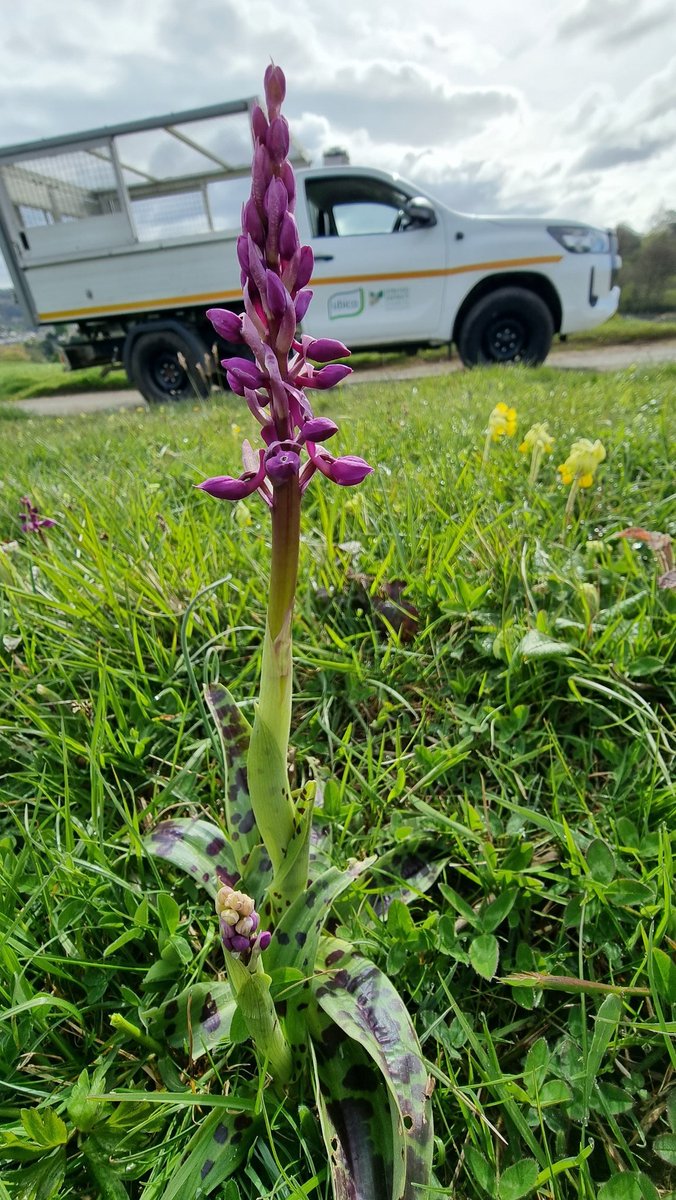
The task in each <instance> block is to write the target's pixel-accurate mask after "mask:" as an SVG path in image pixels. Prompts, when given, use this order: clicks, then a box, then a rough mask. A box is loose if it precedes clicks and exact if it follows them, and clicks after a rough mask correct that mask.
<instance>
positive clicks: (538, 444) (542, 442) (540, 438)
mask: <svg viewBox="0 0 676 1200" xmlns="http://www.w3.org/2000/svg"><path fill="white" fill-rule="evenodd" d="M553 446H554V438H553V437H552V435H551V433H550V432H549V430H548V428H547V426H546V425H543V424H537V425H531V427H530V429H529V430H528V433H527V434H526V436H525V438H524V439H523V441H522V443H521V445H520V446H519V450H520V451H521V453H522V454H527V453H528V451H529V450H530V452H531V457H530V471H529V473H528V482H529V483H535V481H536V479H537V477H538V473H539V471H540V464H541V462H542V459H543V457H544V455H545V454H551V452H552V448H553Z"/></svg>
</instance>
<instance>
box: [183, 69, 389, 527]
mask: <svg viewBox="0 0 676 1200" xmlns="http://www.w3.org/2000/svg"><path fill="white" fill-rule="evenodd" d="M264 85H265V102H266V108H267V115H266V113H265V112H264V111H263V110H262V109H261V108H259V107H258V105H256V106H255V108H254V110H253V113H252V122H251V123H252V132H253V137H254V154H253V165H252V178H251V195H250V197H249V199H248V200H247V202H246V203H245V205H244V207H243V209H242V233H241V235H240V237H239V238H238V239H237V257H238V259H239V265H240V268H241V272H242V294H243V300H244V313H243V314H241V315H237V314H235V313H231V312H229V311H228V310H227V309H222V308H210V309H209V310H208V312H207V316H208V317H209V319H210V321H211V323H212V325H213V327H214V329H215V330H216V333H217V334H218V336H219V337H220V338H222V339H223V341H225V342H229V343H231V344H233V343H234V344H237V343H243V344H244V346H245V347H246V349H247V350H248V352H249V353H250V355H251V357H244V355H243V354H242V355H238V356H235V357H231V358H226V359H224V360H223V367H224V369H225V372H226V376H227V380H228V384H229V386H230V388H231V389H232V391H233V392H235V393H236V394H237V395H239V396H243V397H245V399H246V402H247V405H248V406H249V409H250V410H251V412H252V413H253V415H254V416H255V418H256V420H257V421H258V422H259V424H260V425H261V427H262V429H261V434H262V438H263V441H264V442H265V444H266V447H267V448H266V450H265V451H261V458H260V461H258V460H257V461H256V464H255V466H254V467H252V466H251V465H250V464H248V463H247V462H246V461H245V467H246V468H247V469H246V470H245V473H244V474H243V475H242V476H240V478H239V479H233V478H232V477H231V476H230V475H219V476H216V477H215V478H213V479H207V480H205V481H204V483H202V484H199V485H198V486H199V487H200V488H201V489H202V490H203V491H205V492H209V494H210V495H212V496H216V497H217V498H218V499H219V500H240V499H242V498H243V497H244V496H248V495H251V493H252V492H255V491H259V492H260V494H261V496H262V497H263V499H264V500H265V502H266V503H267V504H268V505H269V506H270V507H271V508H272V510H273V513H274V511H275V509H276V506H277V496H278V493H281V491H282V490H283V491H284V494H285V497H287V499H285V500H284V503H285V504H286V503H288V495H289V489H291V490H292V491H294V492H295V497H296V503H298V502H299V499H300V496H301V495H302V493H303V492H304V491H305V488H306V487H307V485H308V483H309V482H310V479H311V478H312V476H313V475H314V474H315V472H316V471H317V470H319V471H320V472H321V473H322V474H323V475H326V477H327V479H331V480H332V481H333V482H334V483H338V484H340V485H341V486H342V487H351V486H353V485H354V484H357V483H361V481H362V480H363V479H364V478H365V477H366V475H368V474H369V472H370V470H371V468H370V467H369V466H368V464H367V463H365V462H364V460H363V459H361V458H357V457H356V456H354V455H350V454H348V455H345V456H344V457H343V458H334V457H333V455H330V454H326V453H325V452H323V451H321V452H320V451H314V450H313V447H314V445H315V443H317V442H322V441H325V440H326V438H329V437H332V436H333V434H334V433H336V432H337V429H338V427H337V426H336V425H335V424H334V422H333V421H330V420H329V419H328V418H327V417H315V416H314V414H313V412H312V408H311V406H310V403H309V401H308V399H307V396H306V394H305V390H306V389H308V390H310V389H311V390H320V391H325V390H327V389H328V388H332V387H335V386H336V384H338V383H340V382H341V381H342V380H343V379H345V378H346V377H347V376H348V375H349V374H351V368H350V367H348V366H345V365H344V364H343V363H338V362H335V361H334V360H335V359H339V358H346V357H347V356H348V355H349V353H350V352H349V350H348V349H347V346H344V345H343V343H342V342H339V341H337V340H336V339H334V338H313V337H310V336H309V335H308V334H305V333H300V331H299V330H298V325H299V323H300V322H301V321H302V320H303V318H304V317H305V314H306V312H307V309H308V305H309V303H310V300H311V298H312V292H311V291H310V290H309V289H308V287H307V285H308V283H309V282H310V279H311V277H312V271H313V268H314V257H313V254H312V247H311V246H302V245H301V243H300V237H299V235H298V227H297V225H296V220H295V217H294V215H293V212H294V207H295V196H296V184H295V180H294V175H293V170H292V168H291V164H290V163H289V161H288V157H287V156H288V153H289V145H290V138H289V127H288V124H287V122H286V118H285V117H283V116H282V115H281V112H280V109H281V105H282V103H283V101H284V97H285V94H286V81H285V79H284V72H283V71H282V70H281V68H280V67H277V66H275V65H274V64H272V65H271V66H270V67H268V69H267V71H266V72H265V81H264ZM245 352H246V351H245ZM315 364H320V365H319V366H316V365H315ZM306 455H307V458H306V457H305V456H306ZM280 502H281V501H280Z"/></svg>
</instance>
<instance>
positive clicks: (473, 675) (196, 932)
mask: <svg viewBox="0 0 676 1200" xmlns="http://www.w3.org/2000/svg"><path fill="white" fill-rule="evenodd" d="M675 387H676V368H674V367H665V368H660V369H658V368H654V369H650V370H632V371H626V372H623V373H620V374H617V375H598V376H597V375H594V374H589V373H587V374H584V375H583V374H578V373H572V372H566V373H565V375H564V374H563V373H560V372H557V371H555V370H553V369H549V368H544V369H540V370H538V371H534V372H524V373H521V372H518V371H513V372H504V371H503V372H500V371H497V372H485V371H483V372H482V371H476V372H473V373H471V374H458V375H454V376H449V377H448V378H434V379H425V380H419V381H412V382H410V383H401V384H397V385H388V386H384V385H366V384H364V385H360V386H356V387H351V388H349V389H341V390H339V392H337V393H333V394H330V395H327V396H326V397H323V398H322V400H321V402H320V407H321V409H322V411H325V412H327V413H329V412H330V413H331V415H332V416H334V417H335V418H336V419H337V420H338V421H340V422H341V427H342V430H343V435H342V441H343V446H342V449H343V452H345V451H349V452H354V453H360V454H364V455H365V456H366V457H367V458H368V459H369V460H370V461H371V462H372V463H373V464H374V465H375V466H376V471H375V473H374V475H373V476H371V477H370V478H369V479H368V480H367V481H366V482H365V484H364V485H363V486H362V487H361V488H359V489H355V490H354V491H347V490H343V489H337V488H332V487H330V486H329V485H326V484H325V481H323V480H319V481H317V480H315V481H313V483H312V485H311V488H310V490H309V492H308V494H307V503H306V505H305V514H304V544H303V549H302V562H301V583H300V590H299V598H298V610H297V620H296V703H295V730H296V732H295V736H294V741H295V747H296V763H295V770H296V773H297V775H298V777H299V778H303V777H305V776H306V775H307V774H308V772H309V771H310V770H311V765H312V763H313V762H319V763H320V764H321V772H322V774H323V775H324V777H325V813H326V815H327V818H328V820H329V822H330V824H331V825H332V828H333V835H334V845H335V847H336V849H337V854H338V857H339V860H340V861H345V860H347V858H349V857H350V856H357V857H362V856H364V855H366V854H370V853H377V854H379V855H380V856H381V864H382V865H380V866H378V865H376V866H375V867H374V868H373V869H372V870H371V871H369V872H367V873H366V874H365V875H363V876H361V879H360V881H359V883H358V884H357V885H355V889H354V890H353V892H352V893H351V895H350V899H348V900H346V901H344V902H342V906H341V908H340V926H341V929H342V932H343V934H344V935H345V936H346V937H348V938H350V939H352V940H353V941H354V942H356V943H357V944H359V945H360V946H362V947H364V948H365V949H366V950H367V951H368V953H369V954H370V955H371V956H372V957H373V958H374V959H375V961H377V962H378V964H379V965H380V966H382V967H383V968H386V969H388V970H389V971H390V973H391V974H392V975H393V976H394V977H395V978H396V983H397V986H398V988H399V990H400V992H401V993H402V994H403V996H404V998H405V999H406V1001H407V1003H408V1005H409V1008H410V1011H411V1012H412V1014H413V1016H414V1020H415V1024H416V1027H417V1029H418V1032H419V1034H420V1037H421V1040H422V1043H423V1048H424V1052H425V1054H426V1055H427V1057H428V1060H429V1069H430V1073H431V1075H432V1077H433V1079H434V1081H435V1083H436V1088H435V1091H434V1102H435V1122H436V1135H437V1148H436V1158H435V1171H436V1176H437V1180H438V1185H439V1186H438V1190H433V1191H432V1193H430V1197H431V1200H434V1197H439V1198H440V1197H441V1196H448V1195H449V1194H451V1195H454V1196H457V1197H459V1198H466V1197H467V1198H472V1200H474V1198H476V1200H486V1197H494V1196H496V1197H498V1198H499V1200H519V1197H521V1196H527V1195H530V1196H533V1197H535V1196H538V1197H551V1198H554V1200H564V1198H568V1197H571V1198H572V1197H575V1198H578V1197H579V1198H581V1200H582V1198H583V1200H593V1198H594V1197H597V1196H598V1197H599V1200H657V1197H658V1196H659V1197H662V1198H664V1197H666V1196H667V1195H670V1194H672V1195H673V1189H674V1187H675V1186H676V1182H675V1179H674V1172H673V1167H674V1164H675V1163H676V1091H675V1090H674V1080H675V1079H676V1043H675V1041H674V1034H675V1033H676V965H675V964H674V949H675V947H676V916H675V914H674V911H673V907H672V906H673V897H674V869H673V854H674V848H675V847H674V829H675V822H674V815H675V813H676V797H675V795H674V788H673V784H672V783H671V782H670V779H671V776H670V770H671V767H672V766H673V746H674V727H673V725H674V721H673V718H674V712H676V679H675V677H674V671H673V663H674V657H675V656H674V649H675V645H674V643H675V642H676V623H675V622H674V608H675V604H674V595H673V593H672V592H669V591H667V590H664V589H661V588H659V587H658V586H657V577H658V574H659V570H660V569H659V567H658V565H657V564H656V562H655V560H654V559H653V557H652V556H651V554H650V552H649V550H648V549H647V548H646V547H645V545H638V544H632V543H631V542H630V541H627V540H626V539H618V537H617V534H618V533H619V532H620V531H621V530H623V529H624V528H626V527H627V526H632V525H635V526H644V527H647V528H648V529H650V530H660V531H662V532H671V533H672V534H673V533H674V532H675V525H676V522H675V519H674V518H675V508H674V495H673V462H674V449H675V444H674V438H675V434H676V430H675V429H674V417H675V406H674V403H673V395H674V388H675ZM498 400H502V401H505V402H506V403H508V404H514V405H515V407H516V408H517V410H518V416H519V431H520V433H523V432H525V430H526V429H527V428H528V427H529V425H530V424H531V422H533V421H543V420H546V421H548V422H549V426H550V429H551V432H552V433H553V434H554V435H555V437H556V439H557V442H556V446H555V450H554V455H553V456H552V457H551V458H550V459H548V460H547V461H546V462H545V463H544V465H543V467H542V470H541V474H540V478H539V479H538V481H537V482H536V483H535V484H534V485H529V484H528V482H527V475H528V462H527V460H526V458H525V456H524V455H522V454H519V452H518V449H517V445H518V441H519V437H518V436H517V438H516V439H513V440H511V441H503V442H501V443H499V444H496V445H495V446H493V447H492V449H491V454H490V457H489V460H488V463H487V465H486V467H485V468H484V469H483V470H482V467H481V454H482V450H483V444H484V431H485V427H486V420H487V417H488V414H489V412H490V410H491V408H492V407H493V405H494V404H495V403H496V402H497V401H498ZM5 416H6V419H5V420H4V421H3V423H2V434H3V439H4V440H3V450H2V451H1V452H0V453H1V454H2V456H3V459H4V461H3V470H2V485H1V487H0V542H2V541H4V542H5V543H6V547H5V550H4V551H3V550H0V774H1V775H2V776H3V778H2V800H1V802H0V803H1V811H0V819H1V825H0V852H1V856H2V857H1V858H0V862H1V863H2V887H1V888H0V904H1V905H2V914H3V916H2V927H1V928H2V933H1V934H0V964H1V965H0V1163H1V1164H2V1166H1V1167H0V1180H1V1182H0V1197H7V1196H9V1197H12V1198H15V1200H18V1198H23V1200H38V1198H40V1200H49V1197H52V1196H54V1197H63V1198H64V1200H65V1198H73V1200H74V1198H78V1200H80V1198H82V1197H85V1196H89V1197H92V1198H95V1197H99V1196H100V1197H102V1198H104V1200H108V1197H113V1200H124V1198H125V1197H129V1198H130V1200H132V1198H133V1200H162V1198H163V1196H164V1195H165V1194H169V1193H168V1192H167V1189H168V1188H169V1186H170V1179H171V1177H172V1174H173V1173H175V1171H176V1169H177V1166H178V1164H179V1163H180V1161H181V1157H182V1155H183V1154H184V1153H185V1149H186V1146H187V1143H188V1140H189V1139H190V1137H191V1136H192V1135H193V1133H194V1131H195V1128H196V1126H197V1125H198V1123H199V1122H200V1120H201V1119H202V1118H203V1117H204V1116H205V1115H206V1114H207V1113H208V1112H209V1111H210V1109H209V1107H208V1106H209V1104H210V1103H217V1100H218V1097H219V1096H220V1095H222V1093H223V1092H224V1090H227V1089H229V1088H230V1086H231V1083H232V1080H233V1078H235V1077H236V1076H237V1075H238V1073H239V1074H242V1073H244V1074H245V1075H246V1074H247V1073H249V1074H250V1073H251V1072H252V1070H253V1069H254V1068H253V1066H252V1060H251V1058H250V1056H249V1052H248V1050H247V1047H246V1046H243V1045H234V1046H225V1047H223V1046H222V1047H219V1048H217V1049H215V1050H214V1051H213V1053H212V1054H211V1055H209V1056H207V1057H202V1058H199V1059H193V1058H192V1057H191V1054H190V1052H189V1051H190V1047H189V1045H188V1044H187V1043H186V1044H182V1043H179V1044H176V1043H175V1042H174V1043H173V1044H172V1043H171V1042H170V1041H169V1040H167V1038H165V1037H164V1036H163V1034H162V1026H161V1024H160V1025H159V1026H158V1025H157V1022H156V1023H155V1024H153V1020H152V1016H151V1013H152V1010H153V1009H154V1008H156V1006H158V1005H160V1004H162V1003H164V1002H165V1001H167V1000H171V999H172V997H174V996H175V995H176V994H178V993H179V992H180V991H181V989H183V988H184V987H185V986H186V985H187V984H188V983H189V982H192V981H195V980H199V979H204V980H214V979H215V978H217V977H222V972H223V961H222V955H221V953H220V952H219V946H218V941H217V930H216V925H215V921H214V918H213V915H212V908H211V905H210V903H209V901H208V899H207V898H206V897H205V894H204V892H202V891H200V889H199V888H198V887H197V886H196V884H195V883H194V882H193V881H191V880H190V879H189V878H187V877H186V875H184V874H182V873H179V872H177V871H175V870H174V869H172V868H170V867H167V866H166V865H161V864H160V865H158V862H157V860H153V859H150V858H149V857H147V856H146V854H145V853H144V851H143V847H142V841H141V838H142V835H143V833H144V831H146V830H148V829H149V828H151V827H152V826H153V824H154V823H155V822H156V821H157V820H158V819H159V818H160V816H161V815H165V816H166V815H167V814H171V815H181V814H205V813H211V814H212V815H213V816H214V817H215V819H216V820H218V819H219V814H221V813H222V779H221V773H220V760H219V757H218V754H217V753H216V752H215V750H214V747H213V745H212V742H211V740H210V736H209V731H208V729H207V727H206V725H205V723H204V720H203V716H202V713H201V711H200V708H199V705H198V702H197V700H196V698H195V696H194V694H193V692H192V690H191V686H190V681H189V674H190V672H194V673H195V674H196V675H197V676H198V678H200V679H201V678H202V677H204V678H205V679H213V678H214V677H216V676H217V675H218V676H220V678H221V679H223V681H224V682H226V683H227V684H228V685H229V686H230V688H231V689H232V690H233V691H234V693H235V695H236V696H237V697H238V698H240V699H241V700H243V701H245V702H247V703H248V702H250V700H251V698H252V696H253V695H254V691H255V686H256V671H257V653H258V647H259V644H260V639H261V633H262V628H263V620H264V603H265V578H266V570H267V538H268V525H267V521H266V518H265V514H264V512H263V506H262V505H261V504H259V503H258V502H257V500H256V499H253V500H251V501H250V502H249V501H248V502H247V503H246V505H245V504H243V503H242V504H239V505H237V506H236V507H234V508H233V507H230V506H228V505H225V504H219V503H217V502H216V501H213V500H211V499H210V498H209V497H206V496H204V495H202V494H199V493H196V492H194V491H193V490H192V486H191V485H192V484H194V483H196V482H197V481H199V480H200V479H202V478H203V477H204V476H205V475H208V474H216V473H223V472H230V471H234V469H235V468H236V465H237V458H238V447H239V444H240V442H241V437H242V433H241V432H240V430H239V428H238V427H239V426H241V427H242V431H244V430H246V429H247V428H248V415H247V413H246V410H245V409H244V408H243V402H242V401H239V400H238V399H237V398H236V397H233V396H228V397H225V398H221V399H218V400H213V401H211V402H209V403H206V404H203V405H196V406H191V405H186V406H174V407H166V408H163V409H154V410H152V411H150V412H141V413H138V412H135V413H124V414H120V413H116V414H111V415H106V416H103V417H101V416H97V417H78V418H68V419H61V420H58V421H56V420H52V419H45V418H41V419H32V418H25V417H24V419H22V420H12V419H11V417H10V415H9V413H8V411H7V410H6V411H5ZM580 436H585V437H590V438H592V439H594V438H597V437H599V438H601V439H602V441H603V442H604V444H605V446H606V449H607V459H606V461H605V463H604V464H603V465H602V467H601V468H600V470H599V473H598V476H597V479H596V481H595V484H594V486H593V487H592V488H591V489H589V491H587V492H585V493H584V494H582V495H581V496H580V498H579V505H578V508H577V510H576V513H575V516H574V519H573V521H572V522H571V524H570V525H569V526H568V527H566V524H565V522H564V507H565V503H566V490H565V489H564V488H563V487H562V486H561V485H560V484H559V483H558V482H557V478H558V477H557V475H556V471H555V466H556V464H557V463H559V462H562V461H563V459H564V458H565V457H566V454H567V450H568V447H569V445H570V442H571V441H572V440H573V439H574V438H576V437H580ZM6 448H9V452H8V451H7V449H6ZM26 493H28V494H30V496H31V497H32V498H33V500H34V502H35V503H36V504H37V505H38V506H39V508H40V510H41V512H43V513H44V514H45V515H47V516H49V517H52V518H54V519H55V520H56V521H57V522H58V524H57V525H56V527H55V528H53V529H51V530H49V531H48V532H47V533H46V534H45V536H44V539H43V538H41V537H40V536H39V535H32V536H31V535H27V534H23V533H22V532H21V530H20V528H19V523H18V520H17V517H16V513H17V511H18V504H19V499H20V497H21V496H22V495H24V494H26ZM396 581H402V583H403V584H404V585H405V592H404V596H405V600H406V603H407V604H408V605H411V606H414V608H415V612H413V611H412V610H409V613H408V618H407V620H406V621H405V622H404V623H403V625H402V624H401V621H400V619H399V616H398V614H397V611H396V607H393V606H392V604H391V593H392V590H393V585H395V584H396ZM198 593H201V594H200V595H199V598H198V599H197V601H196V602H195V604H194V607H193V608H192V610H191V613H190V615H189V618H188V620H187V626H186V634H187V651H188V657H187V658H186V657H185V655H184V651H183V649H182V646H181V639H180V629H181V620H182V618H183V616H184V614H185V613H186V609H187V607H188V605H189V604H190V603H191V602H192V601H194V600H195V597H196V596H197V594H198ZM388 594H389V596H390V600H388ZM413 855H415V856H417V860H418V868H420V867H421V866H422V873H417V874H416V875H415V876H414V878H413V880H412V883H411V890H412V897H405V898H406V899H410V902H409V903H404V902H403V900H402V899H401V898H395V900H394V901H393V903H392V904H391V905H390V907H389V910H388V912H387V916H386V918H385V919H381V917H380V916H379V913H380V912H381V911H382V907H383V905H382V901H383V897H384V896H392V895H394V896H395V897H397V896H399V897H401V896H402V895H404V893H402V891H401V888H402V883H401V880H400V879H399V875H400V874H407V873H408V872H407V871H405V870H404V864H405V863H406V862H407V861H408V864H409V867H410V863H411V859H412V856H413ZM428 868H429V870H428ZM83 1071H86V1072H88V1074H87V1075H83V1074H82V1072H83ZM113 1094H114V1095H113ZM90 1097H95V1098H90ZM259 1104H260V1106H261V1109H262V1111H263V1113H264V1115H265V1120H266V1122H267V1124H268V1130H269V1132H268V1136H267V1137H262V1138H261V1139H260V1140H259V1141H258V1143H257V1144H256V1146H255V1148H254V1150H253V1151H252V1153H251V1154H250V1155H249V1157H248V1158H247V1160H246V1162H245V1163H244V1165H243V1166H242V1167H241V1168H240V1170H239V1173H238V1175H237V1177H236V1181H235V1180H234V1179H233V1180H231V1181H230V1183H228V1184H227V1185H225V1186H223V1187H222V1188H221V1189H220V1190H219V1191H218V1192H215V1193H212V1194H213V1195H215V1196H216V1195H217V1196H219V1197H222V1198H224V1200H237V1198H241V1200H256V1198H258V1197H264V1198H270V1200H272V1198H273V1197H275V1198H281V1197H287V1196H288V1197H294V1198H300V1197H311V1198H312V1197H316V1198H317V1200H319V1198H322V1200H324V1198H326V1197H328V1194H329V1192H328V1182H327V1178H326V1152H325V1150H324V1149H323V1147H322V1145H321V1142H320V1138H319V1134H318V1131H317V1126H316V1122H315V1119H314V1116H313V1114H312V1113H311V1112H309V1111H305V1110H301V1111H299V1112H298V1113H297V1114H289V1112H285V1110H284V1108H281V1109H280V1108H279V1107H278V1106H277V1105H276V1104H275V1103H274V1100H271V1099H270V1097H269V1094H268V1093H266V1091H265V1089H264V1088H263V1086H262V1085H261V1089H260V1094H259ZM22 1110H23V1112H22ZM294 1115H295V1117H296V1119H297V1127H299V1128H300V1130H301V1136H300V1140H299V1138H298V1136H297V1135H296V1133H295V1132H294V1128H292V1117H293V1116H294ZM204 1194H206V1190H205V1192H204Z"/></svg>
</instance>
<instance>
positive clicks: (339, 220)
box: [333, 200, 401, 237]
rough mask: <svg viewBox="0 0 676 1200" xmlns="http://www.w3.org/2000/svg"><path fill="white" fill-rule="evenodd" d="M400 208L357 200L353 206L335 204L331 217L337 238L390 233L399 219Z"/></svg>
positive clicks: (371, 201)
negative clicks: (334, 223)
mask: <svg viewBox="0 0 676 1200" xmlns="http://www.w3.org/2000/svg"><path fill="white" fill-rule="evenodd" d="M400 211H401V210H400V208H399V206H398V205H397V207H396V208H392V207H390V205H389V204H378V203H377V202H375V201H373V200H358V201H356V203H354V204H336V205H335V206H334V209H333V216H334V220H335V222H336V229H337V231H338V236H339V237H349V236H352V235H354V234H365V233H392V230H393V229H394V227H395V225H396V223H397V220H398V219H399V214H400Z"/></svg>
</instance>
